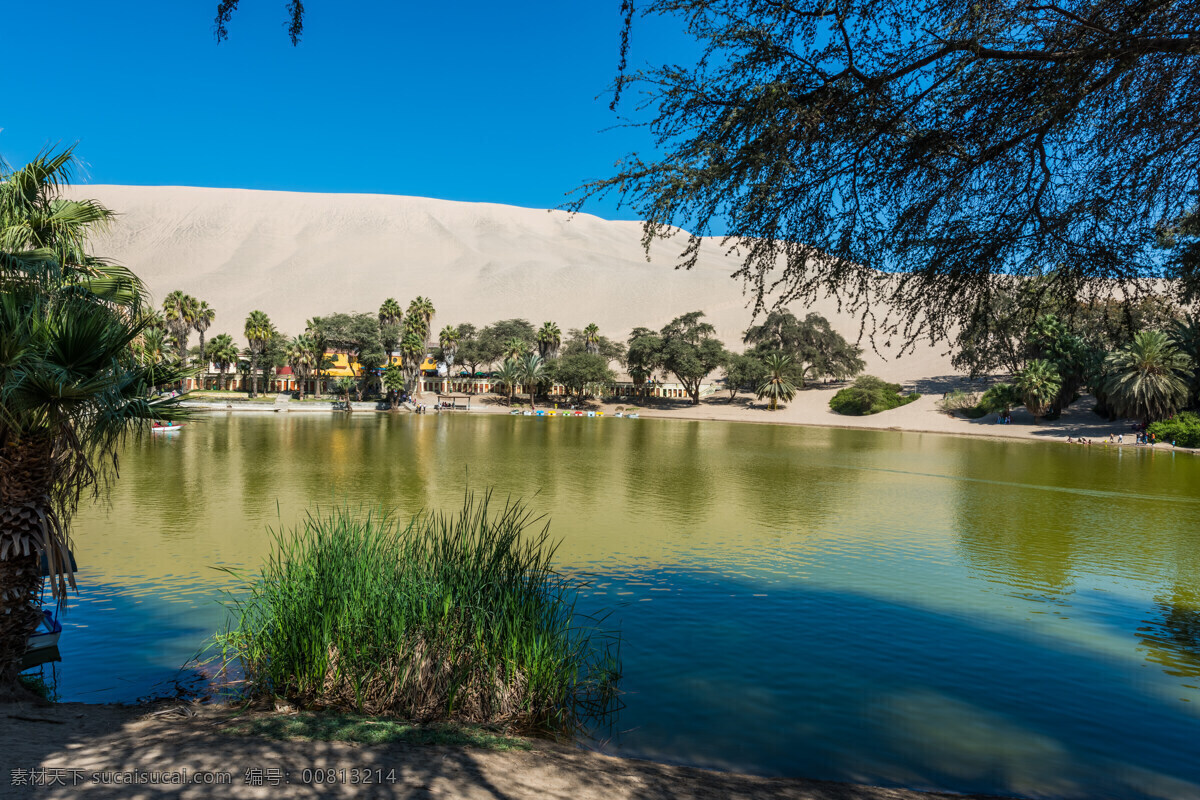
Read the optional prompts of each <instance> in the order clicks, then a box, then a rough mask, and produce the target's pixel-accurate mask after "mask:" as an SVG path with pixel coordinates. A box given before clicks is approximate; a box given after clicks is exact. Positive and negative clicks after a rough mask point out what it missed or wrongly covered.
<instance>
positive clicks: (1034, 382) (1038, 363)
mask: <svg viewBox="0 0 1200 800" xmlns="http://www.w3.org/2000/svg"><path fill="white" fill-rule="evenodd" d="M1013 388H1014V389H1016V391H1017V393H1018V394H1019V395H1020V396H1021V399H1022V400H1023V401H1024V402H1025V408H1026V409H1027V410H1028V411H1029V413H1030V414H1033V415H1034V416H1035V417H1040V416H1041V415H1043V414H1045V413H1046V412H1047V411H1049V410H1050V404H1051V403H1053V402H1054V399H1055V398H1056V397H1058V393H1059V391H1060V390H1061V389H1062V377H1061V376H1060V375H1059V374H1058V368H1057V367H1055V366H1054V364H1053V363H1052V362H1050V361H1047V360H1046V359H1044V358H1035V359H1033V360H1031V361H1029V362H1027V363H1026V364H1025V367H1024V369H1022V370H1021V371H1020V372H1018V373H1017V374H1016V375H1014V376H1013Z"/></svg>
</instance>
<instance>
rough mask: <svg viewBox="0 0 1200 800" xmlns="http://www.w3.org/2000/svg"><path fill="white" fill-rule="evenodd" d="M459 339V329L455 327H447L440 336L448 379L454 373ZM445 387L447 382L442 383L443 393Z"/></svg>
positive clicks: (439, 341)
mask: <svg viewBox="0 0 1200 800" xmlns="http://www.w3.org/2000/svg"><path fill="white" fill-rule="evenodd" d="M458 339H459V336H458V328H456V327H454V326H453V325H447V326H446V327H444V328H442V332H441V333H439V334H438V346H439V347H441V348H442V361H444V362H446V377H447V378H449V377H450V375H451V374H452V373H453V372H454V356H455V355H457V354H458ZM445 386H446V382H445V381H442V390H443V391H445Z"/></svg>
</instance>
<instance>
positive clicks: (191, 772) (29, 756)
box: [0, 703, 962, 800]
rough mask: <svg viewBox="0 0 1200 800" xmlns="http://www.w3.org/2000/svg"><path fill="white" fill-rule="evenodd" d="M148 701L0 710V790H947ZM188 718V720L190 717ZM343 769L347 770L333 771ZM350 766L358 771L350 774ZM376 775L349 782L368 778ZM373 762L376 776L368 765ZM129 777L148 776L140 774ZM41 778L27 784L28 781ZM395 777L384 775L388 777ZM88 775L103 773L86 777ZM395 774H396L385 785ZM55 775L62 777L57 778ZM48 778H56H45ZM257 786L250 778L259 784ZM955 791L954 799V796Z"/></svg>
mask: <svg viewBox="0 0 1200 800" xmlns="http://www.w3.org/2000/svg"><path fill="white" fill-rule="evenodd" d="M185 708H186V707H183V706H179V705H174V706H172V705H165V706H159V707H157V710H155V709H151V708H131V707H123V706H100V705H85V704H80V703H65V704H61V705H55V706H50V707H45V708H39V707H33V706H29V705H21V704H13V705H5V706H0V753H3V758H2V759H0V763H3V770H4V774H2V775H0V797H4V798H8V797H13V798H32V797H37V798H55V797H63V798H65V797H76V796H80V795H82V796H84V797H89V798H108V797H112V798H122V799H123V800H124V799H126V798H146V799H147V800H149V799H151V798H208V797H221V798H281V797H287V798H336V797H355V798H365V797H370V798H373V797H389V798H390V797H401V798H464V799H465V800H476V799H478V800H527V799H528V800H533V799H534V798H539V799H540V798H551V799H553V798H563V799H564V800H565V799H566V798H571V800H622V799H623V798H680V799H681V800H682V798H699V799H700V800H718V798H720V799H721V800H725V799H726V798H730V799H732V800H738V798H789V799H791V798H796V799H797V800H798V799H799V798H805V799H806V800H850V799H851V798H856V799H857V798H861V799H862V800H884V799H885V798H887V799H889V800H918V799H919V798H933V797H947V795H932V794H923V793H920V792H912V791H906V790H897V789H880V788H873V787H867V786H854V785H849V784H838V783H827V782H820V781H806V780H796V779H768V778H758V777H753V776H748V775H737V774H733V773H721V772H710V771H706V770H701V769H694V768H688V767H676V766H670V765H666V764H657V763H653V762H648V761H636V760H632V759H620V758H612V757H609V756H603V755H598V754H595V753H590V752H585V751H582V750H578V749H574V748H570V747H563V746H558V745H554V744H545V743H536V744H535V745H534V748H533V749H532V750H530V751H524V752H493V751H488V750H479V749H475V748H470V747H441V746H421V745H400V744H387V745H356V744H350V743H343V742H301V741H288V742H281V741H274V740H268V739H257V738H246V737H241V736H232V735H229V734H226V733H222V732H221V730H220V729H221V727H222V726H223V725H224V724H225V723H226V722H227V721H228V720H229V718H230V715H231V712H230V711H229V710H228V709H223V708H216V707H199V708H198V711H185ZM189 713H190V714H195V716H188V715H187V714H189ZM184 770H186V774H187V776H188V780H189V781H195V780H218V779H221V778H220V775H221V774H225V775H228V778H227V779H224V780H226V781H227V782H226V783H223V785H220V786H216V785H209V784H204V783H190V784H188V785H182V786H181V785H161V784H149V783H141V784H140V785H130V784H129V783H124V784H119V785H118V784H114V783H111V781H113V780H115V779H118V778H120V779H128V778H133V779H135V780H136V779H137V778H142V779H143V780H148V779H149V777H150V774H149V773H150V772H151V771H158V772H160V773H161V772H166V773H177V774H179V775H182V774H183V771H184ZM306 770H309V771H316V770H333V771H337V772H335V775H334V777H335V778H337V780H335V781H332V782H328V781H327V782H324V783H317V782H315V781H314V782H306V781H305V778H306V777H310V778H311V777H315V773H314V775H312V776H307V775H306V773H305V771H306ZM343 770H344V771H345V772H344V775H343V774H342V773H341V771H343ZM356 770H358V772H355V771H356ZM368 770H369V771H371V775H372V776H378V777H382V778H383V779H384V780H383V782H382V783H378V784H374V785H370V784H366V785H364V784H362V783H361V782H359V783H353V781H355V780H358V781H361V779H362V778H363V776H364V774H365V773H364V772H363V771H368ZM376 770H378V771H379V772H375V771H376ZM136 773H144V774H143V775H137V774H136ZM31 776H33V778H32V779H33V780H35V781H37V782H38V783H40V784H41V785H38V786H32V785H28V782H29V781H30V780H31ZM389 778H391V779H392V780H389ZM94 780H98V781H104V782H100V783H93V781H94ZM393 780H394V782H392V781H393ZM59 781H61V783H60V782H59ZM50 782H53V783H54V785H46V784H48V783H50ZM256 784H258V785H256ZM956 797H958V798H961V797H962V796H961V795H957V796H956Z"/></svg>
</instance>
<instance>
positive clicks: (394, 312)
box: [379, 297, 404, 325]
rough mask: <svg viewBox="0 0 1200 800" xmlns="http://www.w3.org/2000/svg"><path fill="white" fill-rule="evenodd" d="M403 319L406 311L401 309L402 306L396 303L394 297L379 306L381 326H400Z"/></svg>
mask: <svg viewBox="0 0 1200 800" xmlns="http://www.w3.org/2000/svg"><path fill="white" fill-rule="evenodd" d="M403 317H404V309H402V308H400V304H399V303H397V302H396V298H394V297H389V298H388V299H387V300H384V301H383V304H382V305H380V306H379V324H380V325H399V324H400V320H401V319H403Z"/></svg>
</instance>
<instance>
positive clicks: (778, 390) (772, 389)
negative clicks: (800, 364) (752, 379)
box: [758, 353, 796, 411]
mask: <svg viewBox="0 0 1200 800" xmlns="http://www.w3.org/2000/svg"><path fill="white" fill-rule="evenodd" d="M763 364H765V365H766V367H767V378H766V380H765V381H763V383H762V385H761V386H759V387H758V399H759V400H762V399H763V398H764V397H767V398H770V400H771V410H772V411H774V410H775V409H776V408H778V406H779V401H780V400H782V401H784V402H785V403H790V402H791V401H792V398H793V397H795V396H796V384H794V383H792V376H791V373H792V369H793V366H794V365H793V362H792V357H791V356H790V355H781V354H779V353H771V354H769V355H768V356H767V357H766V358H764V359H763Z"/></svg>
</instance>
